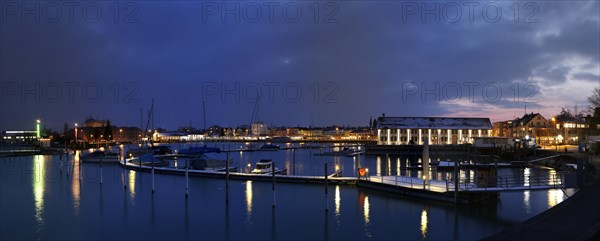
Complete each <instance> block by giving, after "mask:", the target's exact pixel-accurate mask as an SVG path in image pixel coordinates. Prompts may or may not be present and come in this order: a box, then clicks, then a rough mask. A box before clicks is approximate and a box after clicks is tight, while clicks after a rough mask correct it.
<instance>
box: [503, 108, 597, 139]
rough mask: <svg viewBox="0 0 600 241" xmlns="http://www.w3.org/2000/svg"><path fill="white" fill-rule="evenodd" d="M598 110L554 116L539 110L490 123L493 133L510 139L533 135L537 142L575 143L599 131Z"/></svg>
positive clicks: (531, 136)
mask: <svg viewBox="0 0 600 241" xmlns="http://www.w3.org/2000/svg"><path fill="white" fill-rule="evenodd" d="M599 117H600V109H596V111H595V113H594V115H587V116H556V117H550V118H546V117H544V116H542V115H541V114H540V113H529V114H525V115H524V116H523V117H521V118H517V119H514V120H507V121H500V122H495V123H494V124H493V135H494V136H499V137H510V138H535V139H536V143H537V144H538V145H558V144H570V145H577V144H579V143H580V142H582V141H585V140H586V139H587V137H588V136H596V135H598V134H600V132H599V129H600V125H599V124H600V121H599V120H600V118H599Z"/></svg>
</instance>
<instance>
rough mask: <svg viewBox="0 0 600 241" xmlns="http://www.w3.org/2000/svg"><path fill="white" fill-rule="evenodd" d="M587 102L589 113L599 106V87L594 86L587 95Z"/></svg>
mask: <svg viewBox="0 0 600 241" xmlns="http://www.w3.org/2000/svg"><path fill="white" fill-rule="evenodd" d="M588 103H589V104H590V106H589V110H590V113H594V109H596V108H597V107H600V87H595V88H594V90H593V91H592V95H590V96H589V97H588Z"/></svg>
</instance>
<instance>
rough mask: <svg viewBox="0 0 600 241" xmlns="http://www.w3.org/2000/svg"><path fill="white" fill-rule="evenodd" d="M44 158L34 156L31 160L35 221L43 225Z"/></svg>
mask: <svg viewBox="0 0 600 241" xmlns="http://www.w3.org/2000/svg"><path fill="white" fill-rule="evenodd" d="M44 191H45V181H44V156H35V157H34V160H33V199H34V203H35V219H36V221H37V222H38V224H40V225H41V224H44V217H43V214H44Z"/></svg>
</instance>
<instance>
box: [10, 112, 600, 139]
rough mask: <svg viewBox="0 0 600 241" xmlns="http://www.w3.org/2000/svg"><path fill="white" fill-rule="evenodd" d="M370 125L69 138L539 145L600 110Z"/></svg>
mask: <svg viewBox="0 0 600 241" xmlns="http://www.w3.org/2000/svg"><path fill="white" fill-rule="evenodd" d="M370 125H371V126H369V127H358V128H351V127H343V126H330V127H324V128H312V127H308V128H307V127H271V128H269V127H268V126H267V125H266V124H265V123H260V122H259V123H254V124H252V125H249V126H248V125H245V126H239V127H237V128H229V127H220V126H216V125H215V126H211V127H210V128H208V129H206V130H204V131H201V130H197V129H194V128H192V127H189V128H183V129H182V128H180V129H179V130H177V131H174V132H169V131H165V130H162V129H158V130H152V131H148V133H144V131H142V130H141V129H140V128H138V127H118V126H112V125H111V124H110V121H108V120H95V119H92V118H88V119H87V120H86V121H85V122H83V123H82V125H81V126H77V125H76V126H74V128H72V129H69V130H67V128H66V127H65V131H64V132H65V133H63V137H64V138H65V139H66V140H69V139H70V140H75V139H76V140H77V141H81V142H86V143H98V142H137V141H139V140H141V139H144V138H152V140H153V141H156V142H180V141H201V140H204V139H207V138H209V139H224V140H256V139H279V140H282V141H286V140H305V141H311V140H314V141H319V140H340V141H344V140H348V141H353V140H362V141H377V144H378V145H423V144H424V143H425V142H428V143H429V144H432V145H458V144H467V143H471V144H472V143H474V142H475V140H476V139H482V138H483V139H485V138H492V137H494V138H497V137H501V138H504V139H512V140H528V141H529V140H531V141H532V142H534V144H536V145H559V144H579V143H580V142H581V141H584V140H585V139H586V138H587V137H588V136H596V135H599V134H600V131H599V129H600V108H598V109H596V111H595V112H594V115H587V116H578V117H573V116H571V115H563V114H561V115H557V116H555V117H550V118H546V117H544V116H543V115H541V114H540V113H528V114H525V115H523V117H520V118H516V119H514V120H507V121H500V122H495V123H493V124H492V123H491V121H490V119H489V118H467V117H386V116H385V114H382V116H380V117H378V118H377V119H376V120H375V121H373V122H372V123H371V124H370ZM1 136H2V137H1V138H0V140H1V141H2V142H5V143H6V142H12V143H14V142H34V141H37V140H39V139H41V138H43V137H47V138H48V137H50V139H54V138H52V136H45V135H44V134H43V133H42V130H40V122H39V120H38V121H37V122H36V125H35V130H26V131H4V132H2V134H1Z"/></svg>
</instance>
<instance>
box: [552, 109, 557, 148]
mask: <svg viewBox="0 0 600 241" xmlns="http://www.w3.org/2000/svg"><path fill="white" fill-rule="evenodd" d="M552 130H553V131H554V146H555V147H556V151H557V152H558V136H557V135H556V118H554V117H552Z"/></svg>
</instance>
